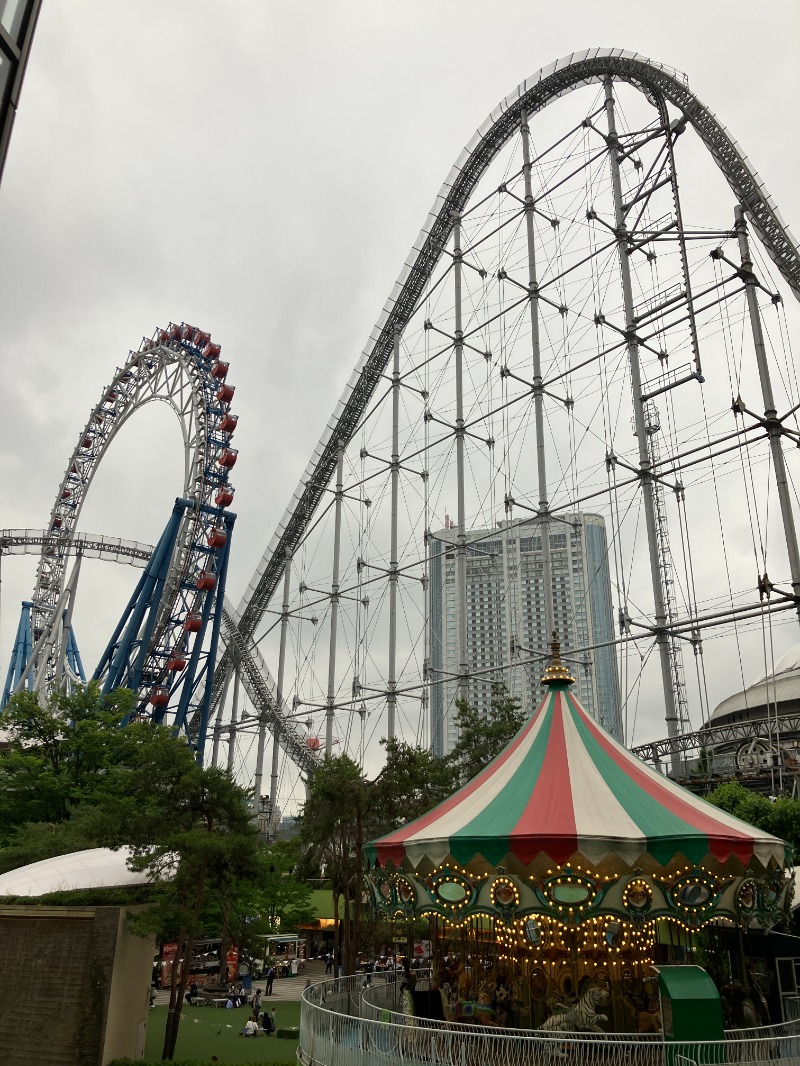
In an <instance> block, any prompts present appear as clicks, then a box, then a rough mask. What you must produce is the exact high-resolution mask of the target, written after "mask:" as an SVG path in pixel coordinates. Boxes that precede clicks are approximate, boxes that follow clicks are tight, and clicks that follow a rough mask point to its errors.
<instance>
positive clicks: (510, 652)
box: [430, 512, 622, 755]
mask: <svg viewBox="0 0 800 1066" xmlns="http://www.w3.org/2000/svg"><path fill="white" fill-rule="evenodd" d="M549 528H550V563H551V574H552V585H553V615H554V624H555V628H556V630H557V632H558V635H559V639H560V641H561V651H562V655H563V656H566V657H567V658H568V659H569V658H570V656H571V654H572V650H573V649H574V650H575V655H574V659H576V660H578V661H570V668H571V670H572V673H573V675H574V676H575V678H576V682H577V684H576V688H577V694H578V695H579V697H580V699H581V701H582V703H583V705H584V706H585V707H586V709H587V710H588V711H589V712H590V713H591V714H592V715H594V717H595V718H596V719H597V720H598V721H599V722H600V723H601V724H602V725H603V726H604V727H605V728H606V729H607V730H608V731H609V732H610V733H613V734H614V736H616V737H617V738H618V739H622V728H621V714H620V694H619V677H618V672H617V661H616V656H615V651H614V648H613V647H605V648H598V647H595V648H594V649H593V650H592V651H583V650H581V649H586V648H590V647H592V646H593V645H598V644H602V643H604V642H606V641H613V640H614V637H615V632H614V618H613V613H612V607H611V580H610V576H609V569H608V552H607V543H606V529H605V522H604V520H603V518H602V516H600V515H595V514H580V513H577V512H575V513H572V512H569V513H566V514H562V515H559V516H558V518H557V519H555V518H554V519H552V520H551V522H550V527H549ZM456 542H457V532H456V530H455V529H454V528H452V527H451V528H447V529H443V530H440V531H439V532H438V533H434V535H433V538H432V541H431V568H430V575H431V583H430V587H431V601H430V602H431V655H430V666H431V676H432V680H434V681H436V682H439V683H438V684H434V685H433V686H432V688H431V703H430V706H431V723H432V726H431V732H432V744H433V750H434V752H435V753H436V754H439V755H442V754H446V753H447V752H448V751H450V750H452V748H453V745H454V744H455V742H456V740H457V739H458V737H457V735H456V730H455V724H454V716H455V699H456V695H457V691H456V677H457V674H458V640H457V619H456V585H455V580H456ZM466 607H467V610H466V618H467V657H468V661H469V669H470V680H469V702H470V703H471V704H473V705H474V706H478V707H481V706H488V704H489V701H490V698H491V690H492V684H494V683H497V682H502V683H503V684H505V686H506V687H507V689H508V690H509V691H510V693H511V694H512V695H515V696H518V697H520V698H521V699H522V701H523V707H524V708H525V709H526V710H527V711H528V713H530V712H531V711H532V710H533V709H534V708H535V706H536V705H537V704H538V702H539V700H540V699H541V696H542V695H543V692H542V689H541V686H540V683H539V682H540V678H541V675H542V672H543V670H544V667H545V665H546V658H547V656H548V655H549V643H550V634H549V633H548V632H547V631H546V624H545V601H544V580H543V576H542V537H541V527H540V526H539V524H538V523H535V522H515V523H498V526H497V528H496V529H494V530H486V529H483V530H480V529H479V530H473V531H471V532H470V533H469V535H468V546H467V589H466ZM537 654H541V655H542V656H543V658H542V659H540V660H537V661H534V662H531V661H530V660H531V659H532V657H533V656H535V655H537Z"/></svg>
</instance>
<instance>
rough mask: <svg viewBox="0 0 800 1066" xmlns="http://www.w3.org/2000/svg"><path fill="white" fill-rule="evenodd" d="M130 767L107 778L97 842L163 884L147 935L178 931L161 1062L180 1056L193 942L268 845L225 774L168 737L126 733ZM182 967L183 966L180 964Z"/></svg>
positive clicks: (143, 925)
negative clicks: (208, 913)
mask: <svg viewBox="0 0 800 1066" xmlns="http://www.w3.org/2000/svg"><path fill="white" fill-rule="evenodd" d="M124 732H126V734H127V740H128V744H127V761H126V765H125V766H124V767H121V766H120V767H115V768H113V769H111V770H110V771H109V773H108V784H107V789H106V791H105V793H104V794H103V795H102V796H100V797H98V800H97V802H96V804H95V807H94V810H95V813H96V817H97V823H96V831H97V837H98V840H100V841H101V842H102V843H104V844H106V845H107V846H109V847H120V846H122V845H123V844H125V845H127V846H129V847H130V848H131V849H132V853H133V858H132V859H131V861H130V865H131V866H132V868H134V869H141V870H147V871H148V873H149V874H150V875H151V876H152V877H153V878H154V879H155V880H156V881H157V882H159V883H160V885H161V889H162V890H161V892H160V894H159V896H158V900H157V905H156V906H154V907H152V908H151V909H149V910H148V911H146V912H144V913H143V914H142V915H141V916H140V917H139V919H138V923H139V929H140V930H142V931H153V932H156V933H159V934H163V933H164V931H165V930H166V929H168V928H171V929H177V942H178V958H179V959H180V960H181V963H182V965H181V966H180V967H178V966H177V965H176V966H173V969H172V980H171V983H170V1001H169V1013H168V1015H167V1026H166V1032H165V1035H164V1050H163V1055H162V1057H163V1058H165V1059H171V1058H172V1057H173V1055H174V1053H175V1044H176V1041H177V1037H178V1024H179V1021H180V1015H181V1010H182V1008H183V999H184V994H185V992H186V987H187V984H188V981H189V969H190V966H191V960H192V953H193V948H194V942H195V940H196V939H197V938H198V936H199V935H200V933H201V931H202V927H203V911H204V907H205V906H206V905H207V903H208V900H209V897H210V896H211V894H212V893H213V894H214V895H215V896H216V897H217V899H228V900H233V899H235V898H236V896H237V894H238V893H240V892H241V889H242V886H244V885H247V884H248V883H250V882H253V881H255V880H256V879H257V878H258V876H259V874H260V872H261V869H262V866H261V858H262V845H261V843H260V841H259V838H258V835H257V831H256V829H255V826H254V825H253V821H252V812H251V810H250V805H249V803H248V799H247V796H246V793H245V792H244V790H243V789H241V788H239V787H238V786H237V785H236V784H235V783H234V781H233V780H232V779H231V777H230V776H229V775H228V773H227V772H225V771H223V770H220V769H218V768H216V767H210V768H204V767H201V766H199V765H198V763H197V762H196V760H195V757H194V753H193V751H192V750H191V748H190V747H189V745H188V744H186V743H185V742H184V741H183V740H182V739H181V738H177V737H175V736H173V735H172V733H171V731H170V730H169V729H166V728H164V727H160V726H152V725H150V724H146V723H134V724H132V725H130V726H127V727H126V729H125V731H124ZM176 961H177V960H176Z"/></svg>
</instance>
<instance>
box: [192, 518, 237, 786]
mask: <svg viewBox="0 0 800 1066" xmlns="http://www.w3.org/2000/svg"><path fill="white" fill-rule="evenodd" d="M235 521H236V515H235V514H231V513H228V514H226V515H225V530H226V533H227V537H226V539H225V547H224V548H223V549H222V559H221V560H220V562H219V576H218V577H217V587H216V589H215V590H214V594H213V597H212V596H209V597H208V598H209V599H212V598H213V600H214V622H213V625H212V627H211V642H210V644H209V647H208V659H207V666H206V685H205V691H204V693H203V702H202V704H201V705H200V726H199V729H198V733H197V761H198V762H199V763H200V765H201V766H202V765H203V751H204V749H205V745H206V734H207V733H208V716H209V714H210V713H211V694H212V689H213V688H214V673H215V671H216V668H217V649H218V647H219V633H220V627H221V625H222V606H223V604H224V602H225V585H226V583H227V580H228V561H229V559H230V557H231V538H232V537H233V524H234V522H235ZM199 636H200V634H199V633H198V638H199ZM196 643H197V644H199V643H200V640H199V639H198V640H197V641H196Z"/></svg>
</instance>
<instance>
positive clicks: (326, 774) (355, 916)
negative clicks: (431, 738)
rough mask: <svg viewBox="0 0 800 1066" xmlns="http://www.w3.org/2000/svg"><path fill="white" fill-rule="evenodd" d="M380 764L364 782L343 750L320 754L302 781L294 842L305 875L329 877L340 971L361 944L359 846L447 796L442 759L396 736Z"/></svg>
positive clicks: (449, 776)
mask: <svg viewBox="0 0 800 1066" xmlns="http://www.w3.org/2000/svg"><path fill="white" fill-rule="evenodd" d="M383 743H384V745H385V747H386V763H385V765H384V767H383V769H382V770H381V771H380V773H379V774H378V775H377V777H376V778H375V779H374V780H373V781H370V780H368V779H367V778H366V777H365V776H364V774H363V773H362V771H361V769H360V767H359V766H358V765H357V764H356V763H355V762H353V760H352V759H350V758H349V757H348V756H347V755H340V756H336V757H331V756H327V757H326V758H325V759H324V760H323V763H322V765H321V766H320V768H319V769H318V770H317V771H316V772H315V773H314V775H313V777H311V778H310V779H309V785H308V799H307V801H306V804H305V806H304V808H303V814H302V818H301V828H300V841H301V845H302V847H303V849H304V859H303V861H304V865H305V872H306V874H307V875H312V874H316V875H319V874H322V875H323V876H324V877H325V878H326V879H327V880H329V881H330V885H331V892H332V894H333V913H334V915H336V916H337V917H336V919H335V920H336V922H337V926H336V934H337V936H338V934H339V918H338V915H339V913H340V906H339V903H340V900H341V903H342V907H341V914H342V918H341V940H340V942H341V948H342V956H343V959H342V961H343V965H344V968H345V971H346V972H347V973H353V972H354V971H355V959H356V955H357V954H358V952H359V950H360V948H361V934H362V929H363V921H362V918H363V896H364V894H365V887H366V886H365V882H364V872H365V859H364V844H365V843H366V842H367V841H368V840H371V839H373V838H375V837H379V836H382V835H383V834H385V833H388V832H390V831H391V830H393V829H396V828H398V827H399V826H401V825H403V824H404V823H406V822H410V821H412V820H413V819H415V818H418V817H420V815H422V814H425V813H426V812H427V811H429V810H430V809H431V807H434V806H436V804H437V803H441V802H442V800H444V799H446V798H447V796H448V795H450V793H451V791H452V789H453V787H454V784H455V777H454V773H453V769H452V766H451V764H450V762H449V761H448V760H447V759H440V758H437V757H436V756H434V755H433V754H432V753H431V752H430V751H429V750H428V749H424V748H419V747H413V746H412V745H410V744H405V743H403V742H402V741H398V740H389V741H383Z"/></svg>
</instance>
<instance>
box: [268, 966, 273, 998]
mask: <svg viewBox="0 0 800 1066" xmlns="http://www.w3.org/2000/svg"><path fill="white" fill-rule="evenodd" d="M274 980H275V967H274V966H270V968H269V969H268V970H267V992H266V996H267V999H269V997H270V996H271V995H272V983H273V981H274Z"/></svg>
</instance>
